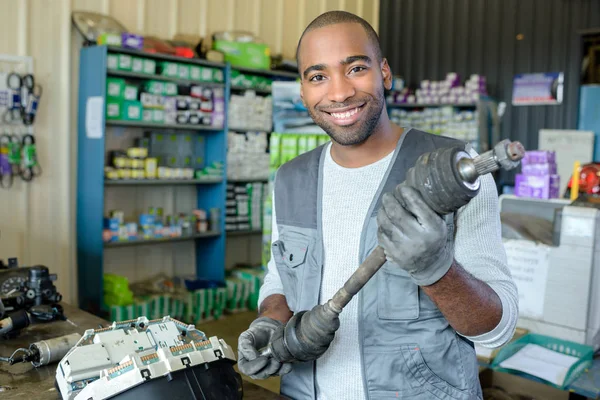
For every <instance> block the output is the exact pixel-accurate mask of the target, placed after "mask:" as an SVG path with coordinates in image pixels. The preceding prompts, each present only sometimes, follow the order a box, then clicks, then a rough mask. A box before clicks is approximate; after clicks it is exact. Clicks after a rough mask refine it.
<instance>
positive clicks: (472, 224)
mask: <svg viewBox="0 0 600 400" xmlns="http://www.w3.org/2000/svg"><path fill="white" fill-rule="evenodd" d="M330 147H331V146H330V145H329V146H327V147H326V148H325V149H324V151H326V152H327V153H326V157H325V163H324V170H323V199H322V230H323V244H324V250H325V259H324V266H323V281H322V284H321V292H320V299H321V302H325V301H327V300H328V299H329V298H330V297H332V296H333V294H334V293H335V292H336V291H337V290H338V289H339V288H340V287H342V286H343V284H344V282H345V281H346V280H347V279H348V278H349V277H350V275H351V274H352V273H353V272H354V271H355V270H356V268H357V267H358V265H356V260H357V259H358V258H359V254H358V252H359V248H360V246H359V244H360V237H361V233H362V227H363V221H364V219H365V218H366V214H367V212H368V208H369V206H370V204H371V201H372V200H373V198H374V196H375V194H376V192H377V189H378V187H379V185H380V183H381V181H382V179H383V177H384V176H385V172H386V170H387V168H388V166H389V164H390V161H391V159H392V158H393V157H392V156H393V153H391V154H390V155H388V156H387V157H385V158H383V159H381V160H379V161H377V162H375V163H373V164H370V165H367V166H364V167H361V168H344V167H342V166H340V165H338V164H337V163H335V161H334V160H333V159H332V158H331V153H330ZM272 216H273V217H272V241H273V242H274V241H276V240H278V237H279V235H278V231H277V224H276V210H275V201H273V213H272ZM454 258H455V259H456V261H457V262H458V263H459V264H460V265H461V266H462V267H463V268H464V269H465V270H467V271H468V272H469V273H471V274H472V275H473V276H474V277H475V278H477V279H479V280H481V281H483V282H486V283H487V284H488V285H489V286H490V287H491V288H492V289H493V290H494V291H495V292H496V293H497V294H498V297H499V298H500V300H501V301H502V318H501V320H500V322H499V324H498V325H497V326H496V327H495V328H494V329H493V330H491V331H490V332H487V333H484V334H482V335H479V336H474V337H469V336H467V338H468V339H470V340H471V341H473V342H475V343H478V344H480V345H481V346H484V347H492V348H493V347H498V346H501V345H502V344H504V343H506V342H507V341H508V340H510V338H511V337H512V334H513V331H514V328H515V326H516V322H517V317H518V308H517V307H518V303H517V301H518V300H517V299H518V296H517V289H516V286H515V284H514V282H513V281H512V279H511V276H510V271H509V269H508V267H507V260H506V253H505V251H504V247H503V244H502V238H501V225H500V215H499V210H498V194H497V191H496V186H495V184H494V180H493V178H492V177H491V176H490V175H486V176H484V177H482V178H481V189H480V191H479V194H478V195H477V196H476V197H475V198H474V199H473V200H471V202H470V203H469V204H467V205H466V206H465V207H463V208H461V209H460V210H459V211H458V213H457V231H456V239H455V244H454ZM272 294H285V293H284V292H283V286H282V284H281V279H280V278H279V273H278V271H277V266H276V265H275V262H274V261H273V256H272V254H271V261H270V262H269V264H268V272H267V274H266V276H265V280H264V284H263V286H262V287H261V290H260V295H259V299H258V304H259V305H260V304H261V303H262V301H263V300H264V299H265V298H266V297H268V296H270V295H272ZM357 320H358V307H357V302H356V298H355V299H353V300H352V301H351V302H350V303H349V304H348V305H347V306H346V307H345V308H344V312H343V313H342V314H340V328H339V330H338V331H337V332H336V336H335V339H334V341H333V343H332V344H331V346H330V348H329V349H328V350H327V352H326V353H325V354H324V355H323V356H322V357H321V358H319V359H318V360H317V367H316V383H317V396H318V399H320V400H327V399H334V398H336V394H339V388H340V387H343V388H344V396H345V398H346V399H348V400H354V399H356V400H359V399H363V398H364V390H363V387H362V382H363V379H362V369H361V368H360V354H359V343H358V331H357V329H358V323H357Z"/></svg>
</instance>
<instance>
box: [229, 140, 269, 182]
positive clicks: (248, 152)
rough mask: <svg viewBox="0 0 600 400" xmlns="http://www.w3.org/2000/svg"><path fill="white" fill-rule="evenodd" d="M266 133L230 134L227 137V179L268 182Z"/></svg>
mask: <svg viewBox="0 0 600 400" xmlns="http://www.w3.org/2000/svg"><path fill="white" fill-rule="evenodd" d="M267 147H268V142H267V133H266V132H246V133H239V132H229V133H228V135H227V179H231V180H238V181H240V180H244V181H252V180H266V179H267V178H268V176H269V153H267Z"/></svg>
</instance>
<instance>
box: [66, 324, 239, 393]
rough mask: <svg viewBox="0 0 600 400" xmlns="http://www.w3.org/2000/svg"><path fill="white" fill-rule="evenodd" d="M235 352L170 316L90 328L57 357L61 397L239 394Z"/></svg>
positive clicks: (192, 326)
mask: <svg viewBox="0 0 600 400" xmlns="http://www.w3.org/2000/svg"><path fill="white" fill-rule="evenodd" d="M235 362H236V358H235V354H234V353H233V350H232V349H231V347H229V346H228V345H227V344H226V343H225V341H224V340H222V339H218V338H217V337H211V338H207V337H206V335H205V334H204V333H203V332H201V331H199V330H197V329H196V328H195V327H194V325H186V324H184V323H183V322H180V321H177V320H175V319H172V318H170V317H163V318H161V319H155V320H150V321H149V320H148V319H147V318H146V317H140V318H137V319H134V320H128V321H121V322H113V323H112V325H111V326H109V327H107V328H100V329H89V330H87V331H85V333H84V335H83V337H82V338H81V339H80V340H79V342H78V343H77V344H76V345H75V347H73V348H72V349H71V350H70V351H69V352H68V353H67V354H66V355H65V356H64V358H63V359H62V360H61V361H60V363H59V365H58V368H57V369H56V383H57V387H58V388H59V390H60V393H61V395H62V398H63V400H67V399H68V400H73V399H75V400H82V399H90V398H93V399H98V400H100V399H108V398H111V399H118V400H129V399H139V398H144V399H165V398H189V399H206V400H209V399H210V400H213V399H214V400H217V399H223V400H230V399H232V400H233V399H236V400H237V399H241V398H242V381H241V377H240V375H239V374H238V373H237V372H235V370H234V369H233V365H234V364H235Z"/></svg>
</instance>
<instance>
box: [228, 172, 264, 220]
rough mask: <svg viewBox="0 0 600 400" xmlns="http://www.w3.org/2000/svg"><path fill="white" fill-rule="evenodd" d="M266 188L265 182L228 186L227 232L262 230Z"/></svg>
mask: <svg viewBox="0 0 600 400" xmlns="http://www.w3.org/2000/svg"><path fill="white" fill-rule="evenodd" d="M264 186H265V184H264V183H263V182H248V183H229V184H227V199H226V201H225V206H226V209H225V230H226V231H259V230H262V205H263V200H264V199H263V195H264Z"/></svg>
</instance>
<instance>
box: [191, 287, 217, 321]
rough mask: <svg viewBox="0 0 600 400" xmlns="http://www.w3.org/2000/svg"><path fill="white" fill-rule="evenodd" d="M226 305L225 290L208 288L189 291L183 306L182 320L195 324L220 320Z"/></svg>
mask: <svg viewBox="0 0 600 400" xmlns="http://www.w3.org/2000/svg"><path fill="white" fill-rule="evenodd" d="M226 304H227V289H226V288H224V287H209V288H203V289H196V290H194V291H189V292H188V293H187V297H186V301H185V305H184V310H185V316H184V320H185V321H186V322H188V323H194V324H195V323H198V322H203V321H210V320H214V319H220V318H221V317H223V314H224V312H225V309H226Z"/></svg>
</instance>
